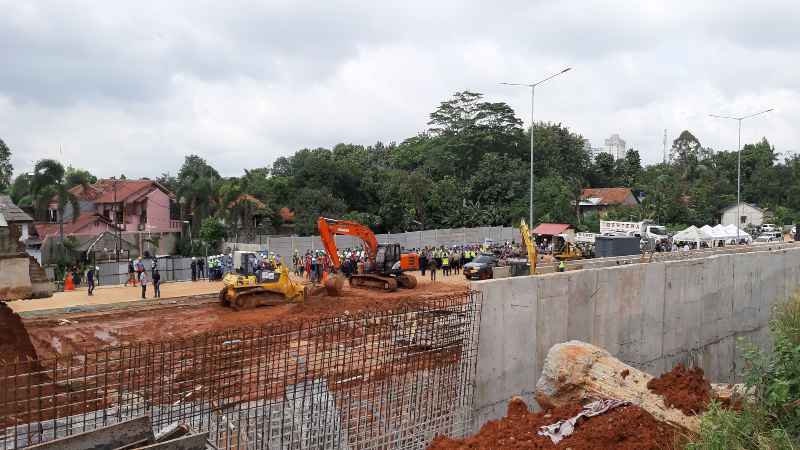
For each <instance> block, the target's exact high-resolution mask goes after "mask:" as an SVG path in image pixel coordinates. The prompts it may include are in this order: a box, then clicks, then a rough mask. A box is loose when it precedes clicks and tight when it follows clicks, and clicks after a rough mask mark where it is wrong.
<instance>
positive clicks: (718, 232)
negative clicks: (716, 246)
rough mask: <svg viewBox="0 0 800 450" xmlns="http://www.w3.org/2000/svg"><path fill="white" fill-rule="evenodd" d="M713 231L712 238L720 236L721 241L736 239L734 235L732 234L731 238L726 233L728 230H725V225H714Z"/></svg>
mask: <svg viewBox="0 0 800 450" xmlns="http://www.w3.org/2000/svg"><path fill="white" fill-rule="evenodd" d="M713 230H714V236H720V237H721V239H736V233H734V234H733V235H732V236H731V234H730V233H729V232H728V230H727V229H725V225H723V224H721V223H720V224H717V225H714V228H713Z"/></svg>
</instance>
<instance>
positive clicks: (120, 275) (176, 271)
mask: <svg viewBox="0 0 800 450" xmlns="http://www.w3.org/2000/svg"><path fill="white" fill-rule="evenodd" d="M198 259H200V258H198ZM142 263H143V264H144V267H145V269H147V274H148V275H152V272H151V268H152V267H153V259H152V258H142ZM191 264H192V258H185V257H180V256H177V257H173V256H170V257H162V258H158V273H159V274H161V282H167V281H189V280H191V279H192V270H191ZM95 265H96V266H97V267H98V268H99V269H100V270H99V275H98V285H100V286H104V285H113V284H125V283H126V282H127V281H128V261H119V262H117V261H107V262H97V263H96V264H95ZM205 267H206V269H205V272H206V275H207V274H208V264H205Z"/></svg>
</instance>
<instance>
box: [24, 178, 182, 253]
mask: <svg viewBox="0 0 800 450" xmlns="http://www.w3.org/2000/svg"><path fill="white" fill-rule="evenodd" d="M70 192H71V193H72V194H73V195H75V196H76V197H77V198H78V204H79V208H78V210H77V211H73V209H72V207H71V206H70V205H67V208H65V211H64V217H63V226H64V236H74V237H76V238H77V240H78V241H90V240H91V239H88V238H90V237H92V236H99V235H100V234H103V233H106V232H112V233H117V234H119V235H120V236H124V240H125V243H124V244H128V246H130V245H131V244H134V245H135V246H136V244H137V243H138V247H139V248H140V249H141V248H142V244H141V242H142V236H141V235H142V234H144V235H145V236H146V237H151V236H152V235H153V233H156V234H157V235H159V236H160V235H162V234H164V233H180V231H181V225H182V222H181V221H180V220H178V218H177V217H176V215H175V214H174V212H175V211H177V208H176V207H175V195H174V194H173V193H172V192H170V191H169V190H168V189H167V188H166V187H164V186H163V185H161V184H160V183H158V182H156V181H153V180H145V179H142V180H119V179H113V178H112V179H101V180H99V181H98V182H96V183H94V184H91V185H89V186H87V187H86V188H84V187H83V186H75V187H73V188H71V189H70ZM58 214H59V212H58V206H57V199H53V201H52V202H51V203H50V205H49V206H48V220H47V221H46V222H37V223H36V224H35V226H36V231H37V234H38V235H39V238H40V239H41V240H42V241H46V240H47V239H48V238H49V237H58V236H59V235H60V224H59V217H58ZM75 215H77V218H76V219H74V220H73V217H74V216H75ZM123 247H125V245H123ZM84 251H85V250H84Z"/></svg>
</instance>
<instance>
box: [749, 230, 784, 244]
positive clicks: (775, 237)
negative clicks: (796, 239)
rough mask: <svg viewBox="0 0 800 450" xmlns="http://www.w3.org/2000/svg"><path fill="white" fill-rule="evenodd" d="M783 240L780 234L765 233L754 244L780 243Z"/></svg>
mask: <svg viewBox="0 0 800 450" xmlns="http://www.w3.org/2000/svg"><path fill="white" fill-rule="evenodd" d="M781 240H782V239H781V237H780V233H777V232H771V233H763V234H762V235H761V236H759V237H757V238H756V240H755V241H754V242H756V243H759V244H760V243H764V242H780V241H781Z"/></svg>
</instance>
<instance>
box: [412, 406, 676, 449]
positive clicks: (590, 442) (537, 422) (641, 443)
mask: <svg viewBox="0 0 800 450" xmlns="http://www.w3.org/2000/svg"><path fill="white" fill-rule="evenodd" d="M580 411H581V405H579V404H573V405H570V406H565V407H561V408H555V409H551V410H548V411H542V412H538V413H531V412H530V411H528V407H527V405H526V404H525V402H523V401H522V400H520V399H514V400H512V401H511V403H509V405H508V414H507V415H506V417H504V418H503V419H500V420H495V421H491V422H489V423H487V424H486V425H484V426H483V427H482V428H481V431H480V432H479V433H478V434H476V435H474V436H472V437H468V438H466V439H450V438H447V437H443V436H439V437H437V438H436V439H434V440H433V442H432V443H431V445H430V446H429V447H428V449H429V450H452V449H479V448H480V449H567V448H570V449H572V450H597V449H622V450H648V449H653V450H663V449H672V448H677V446H676V445H675V443H676V436H677V435H676V433H675V431H674V430H673V429H672V428H670V427H669V426H667V425H665V424H663V423H661V422H658V421H657V420H655V419H654V418H653V416H651V415H650V414H648V413H647V412H646V411H644V410H643V409H641V408H639V407H638V406H632V405H631V406H623V407H620V408H616V409H613V410H611V411H609V412H607V413H605V414H601V415H599V416H595V417H590V418H588V419H581V420H580V421H578V423H577V425H576V426H575V432H574V433H573V434H572V435H570V436H569V437H567V438H565V439H564V440H562V441H561V442H559V443H558V444H557V445H556V444H553V442H552V441H551V440H550V438H549V437H546V436H539V435H538V434H537V432H538V431H539V427H541V426H544V425H550V424H552V423H555V422H557V421H559V420H561V419H568V418H570V417H572V416H574V415H576V414H577V413H578V412H580Z"/></svg>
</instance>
